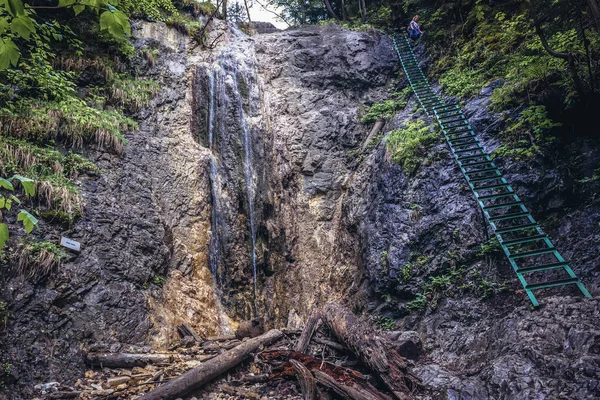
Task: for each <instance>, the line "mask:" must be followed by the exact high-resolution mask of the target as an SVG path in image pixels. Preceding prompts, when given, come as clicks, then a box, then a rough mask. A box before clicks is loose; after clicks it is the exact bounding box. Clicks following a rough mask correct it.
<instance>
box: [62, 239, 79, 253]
mask: <svg viewBox="0 0 600 400" xmlns="http://www.w3.org/2000/svg"><path fill="white" fill-rule="evenodd" d="M60 245H61V246H63V247H66V248H67V249H71V250H75V251H81V243H79V242H76V241H74V240H71V239H67V238H66V237H64V236H61V238H60Z"/></svg>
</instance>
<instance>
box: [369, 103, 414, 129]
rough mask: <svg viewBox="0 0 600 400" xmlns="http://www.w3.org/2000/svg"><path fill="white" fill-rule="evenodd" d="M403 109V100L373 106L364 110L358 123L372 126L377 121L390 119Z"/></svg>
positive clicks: (404, 104)
mask: <svg viewBox="0 0 600 400" xmlns="http://www.w3.org/2000/svg"><path fill="white" fill-rule="evenodd" d="M404 107H406V101H403V100H386V101H384V102H383V103H376V104H373V105H372V106H371V107H369V108H368V109H367V110H366V112H365V115H363V117H362V118H361V119H360V122H362V123H363V124H372V123H374V122H377V121H379V120H386V119H390V118H392V117H393V116H394V114H396V113H397V112H398V111H400V110H402V109H403V108H404Z"/></svg>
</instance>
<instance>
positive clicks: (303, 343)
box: [294, 314, 321, 353]
mask: <svg viewBox="0 0 600 400" xmlns="http://www.w3.org/2000/svg"><path fill="white" fill-rule="evenodd" d="M320 321H321V316H320V315H319V314H315V315H312V316H311V317H310V318H309V319H308V321H307V322H306V325H304V329H303V330H302V335H300V339H298V343H296V347H294V350H296V351H297V352H299V353H306V350H307V349H308V344H309V343H310V339H311V338H312V336H313V334H314V333H315V331H316V330H317V328H318V326H319V322H320Z"/></svg>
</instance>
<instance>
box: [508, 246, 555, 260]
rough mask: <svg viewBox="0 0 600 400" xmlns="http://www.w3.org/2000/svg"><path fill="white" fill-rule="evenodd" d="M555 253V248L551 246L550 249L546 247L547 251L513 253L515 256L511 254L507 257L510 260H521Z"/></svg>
mask: <svg viewBox="0 0 600 400" xmlns="http://www.w3.org/2000/svg"><path fill="white" fill-rule="evenodd" d="M555 251H556V248H555V247H554V246H552V247H548V248H547V249H538V250H531V251H524V252H522V253H515V254H511V255H510V256H508V257H509V258H512V259H515V258H523V257H534V256H541V255H543V254H550V253H554V252H555Z"/></svg>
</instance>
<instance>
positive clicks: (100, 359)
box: [85, 353, 173, 368]
mask: <svg viewBox="0 0 600 400" xmlns="http://www.w3.org/2000/svg"><path fill="white" fill-rule="evenodd" d="M85 362H86V363H87V364H88V365H90V366H92V367H108V368H133V367H144V366H146V365H148V364H154V365H165V364H170V363H172V362H173V355H172V354H131V353H87V354H86V355H85Z"/></svg>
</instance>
